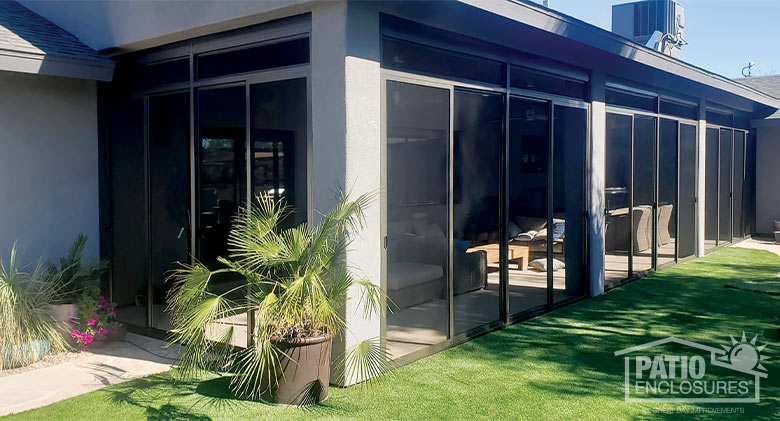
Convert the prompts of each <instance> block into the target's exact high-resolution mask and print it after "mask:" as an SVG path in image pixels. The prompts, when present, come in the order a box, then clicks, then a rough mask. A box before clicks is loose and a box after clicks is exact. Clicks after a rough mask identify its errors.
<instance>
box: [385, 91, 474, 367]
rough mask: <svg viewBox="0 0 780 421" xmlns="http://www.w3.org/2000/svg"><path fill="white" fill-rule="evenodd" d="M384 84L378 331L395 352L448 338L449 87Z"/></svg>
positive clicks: (407, 351)
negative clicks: (383, 310) (382, 300)
mask: <svg viewBox="0 0 780 421" xmlns="http://www.w3.org/2000/svg"><path fill="white" fill-rule="evenodd" d="M386 89H387V93H386V101H387V102H386V107H387V108H386V112H387V121H386V125H387V132H386V136H387V144H386V147H387V152H386V154H387V156H386V159H387V209H386V212H387V238H386V248H387V256H386V262H387V270H386V276H385V284H386V291H387V295H388V298H389V299H390V300H391V301H392V303H391V304H390V312H389V313H388V315H387V322H386V323H387V324H386V339H387V347H388V351H389V352H390V354H391V355H392V356H393V357H396V358H397V357H401V356H403V355H406V354H408V353H411V352H414V351H417V350H420V349H423V348H425V347H427V346H429V345H433V344H438V343H441V342H444V341H445V340H446V339H448V338H449V318H450V313H449V311H450V301H449V291H448V285H449V283H448V277H449V273H450V271H449V267H450V252H449V249H450V246H449V244H450V238H449V234H448V233H449V231H450V217H449V208H450V203H449V198H450V194H449V187H450V184H449V179H450V177H449V165H448V164H449V160H450V158H449V157H450V147H449V144H450V106H451V105H450V93H451V91H450V90H449V89H443V88H437V87H430V86H422V85H414V84H409V83H402V82H394V81H389V82H387V85H386ZM480 102H481V101H480ZM488 142H489V140H488ZM464 247H465V246H464ZM478 269H479V268H477V270H478ZM485 270H486V269H485ZM480 307H482V306H480ZM488 310H489V309H488ZM488 314H489V311H488Z"/></svg>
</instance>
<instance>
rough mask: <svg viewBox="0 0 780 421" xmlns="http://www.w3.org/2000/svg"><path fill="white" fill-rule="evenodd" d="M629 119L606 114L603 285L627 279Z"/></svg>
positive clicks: (629, 231) (628, 249)
mask: <svg viewBox="0 0 780 421" xmlns="http://www.w3.org/2000/svg"><path fill="white" fill-rule="evenodd" d="M632 127H633V117H631V116H630V115H622V114H611V113H607V139H606V173H605V188H604V190H605V191H604V193H605V200H606V220H605V224H604V225H605V230H606V231H605V234H604V240H605V249H604V253H605V256H604V281H605V283H606V285H607V286H610V285H612V284H614V283H615V282H618V281H620V280H622V279H626V278H628V274H629V267H628V255H629V253H630V252H631V244H630V243H631V215H630V211H629V209H630V206H631V161H632V160H631V139H632V130H633V128H632Z"/></svg>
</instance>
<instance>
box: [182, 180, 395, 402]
mask: <svg viewBox="0 0 780 421" xmlns="http://www.w3.org/2000/svg"><path fill="white" fill-rule="evenodd" d="M374 196H375V195H373V194H364V195H361V196H359V197H357V198H356V199H354V200H348V198H347V195H346V194H345V193H344V192H343V191H339V192H338V194H337V201H336V204H335V206H334V208H333V209H332V210H330V211H329V212H327V213H325V214H323V215H321V218H320V221H319V222H317V223H315V224H312V223H302V224H300V225H298V226H296V227H293V228H288V229H281V228H280V223H281V222H282V221H283V220H284V219H285V218H286V217H288V216H289V215H290V213H291V210H290V209H289V208H288V207H287V206H285V205H284V204H283V203H282V202H281V201H277V200H274V199H273V198H272V197H271V196H269V195H262V196H258V197H256V200H255V201H254V204H253V206H251V208H250V209H242V210H240V211H239V212H238V213H237V215H236V218H235V220H234V224H233V228H232V230H231V232H230V235H229V239H228V245H229V257H228V258H219V261H220V262H221V263H222V264H224V267H223V268H220V269H214V270H211V269H209V268H207V267H206V266H205V265H203V264H202V263H199V262H196V263H194V264H183V263H179V265H180V267H179V269H177V270H175V271H174V272H173V273H172V274H171V276H170V280H171V281H172V282H173V283H174V288H172V293H171V295H170V297H169V302H168V311H169V312H170V316H171V322H172V324H173V326H174V329H173V331H172V332H173V333H172V336H171V338H170V339H171V342H172V343H174V342H176V343H180V344H183V346H184V349H183V351H182V354H181V357H180V366H181V368H182V369H183V372H184V373H185V374H187V373H191V372H192V371H193V370H194V371H198V370H214V371H227V370H230V371H232V372H234V373H235V375H234V376H233V377H232V381H231V389H232V390H233V392H234V393H236V394H237V395H239V396H244V397H249V398H256V397H259V396H260V395H261V394H262V393H263V392H264V391H265V390H267V388H268V387H270V385H272V384H274V382H275V381H277V379H278V376H279V373H278V370H279V366H280V361H281V360H282V359H283V358H289V356H288V355H286V354H285V352H284V350H283V348H282V347H280V346H279V343H280V342H281V341H290V340H295V339H300V338H312V337H318V336H322V335H328V336H339V335H344V334H348V333H349V330H348V327H347V326H346V323H345V321H344V319H343V318H342V316H341V315H340V311H341V310H342V308H343V306H344V305H345V302H346V300H347V292H348V290H350V289H352V288H356V289H358V290H359V291H360V293H359V300H360V303H359V304H360V305H359V307H360V309H361V310H362V312H363V315H364V317H371V316H372V315H378V314H379V313H380V312H381V309H382V306H383V305H384V303H385V301H384V300H386V299H387V298H386V297H385V295H384V294H383V293H382V292H381V289H380V288H379V287H377V286H376V285H375V284H373V283H372V282H370V281H369V280H367V279H361V278H358V277H356V276H355V275H354V274H353V273H352V272H351V271H350V268H349V267H348V266H347V264H346V262H345V261H344V252H345V251H346V250H347V247H348V246H349V244H350V243H351V242H352V239H353V236H354V235H355V233H357V232H358V231H360V230H362V229H363V226H364V223H365V215H364V210H365V209H366V207H367V206H368V205H369V204H370V202H371V201H372V200H373V198H374ZM222 273H235V274H239V275H241V276H242V277H243V278H245V279H246V285H245V286H243V285H242V286H240V287H236V288H234V289H231V290H229V291H225V292H222V293H215V292H213V291H212V288H210V286H211V283H212V280H213V279H214V277H215V275H218V274H222ZM239 288H246V298H245V299H244V298H242V299H231V298H229V297H233V296H235V295H236V292H238V289H239ZM250 312H251V313H252V314H254V316H255V317H254V320H255V322H254V326H251V327H249V328H250V329H252V337H253V338H254V342H255V345H254V346H251V347H247V348H244V349H241V348H236V347H233V346H231V338H232V335H233V329H232V327H231V328H228V329H226V330H224V329H223V330H222V331H220V330H219V329H217V328H216V326H217V325H218V323H219V322H220V321H224V320H225V319H227V318H229V317H231V316H234V315H236V314H240V313H250ZM222 326H224V324H222ZM388 361H389V358H387V355H386V354H385V353H384V351H383V350H382V348H381V347H380V343H379V341H377V340H375V339H372V340H363V341H358V342H357V343H356V344H355V345H354V346H352V347H350V348H349V349H347V351H346V352H345V355H343V356H342V363H341V364H339V366H340V367H342V370H345V372H346V373H352V374H351V375H352V376H355V377H353V378H354V379H357V380H366V379H369V378H374V377H377V376H379V375H381V374H383V373H385V372H386V371H387V369H388V367H389V365H388V364H389V363H388Z"/></svg>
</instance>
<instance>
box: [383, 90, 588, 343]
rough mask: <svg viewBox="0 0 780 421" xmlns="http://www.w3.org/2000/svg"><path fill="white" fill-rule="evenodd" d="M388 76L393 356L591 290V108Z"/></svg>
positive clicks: (387, 278)
mask: <svg viewBox="0 0 780 421" xmlns="http://www.w3.org/2000/svg"><path fill="white" fill-rule="evenodd" d="M385 83H386V84H385V90H386V92H385V101H386V102H385V120H384V126H385V136H386V139H385V148H386V149H385V171H384V174H385V175H384V177H385V180H386V181H385V182H384V183H385V185H386V195H387V196H386V208H385V218H386V224H385V226H386V228H385V229H386V231H385V233H386V237H385V241H384V244H385V248H386V252H385V253H386V254H385V260H384V261H385V265H384V266H385V268H384V277H383V287H384V288H385V290H386V291H387V295H388V297H389V299H390V301H391V303H389V304H388V310H389V311H388V312H387V315H386V319H385V321H384V324H383V332H382V334H383V338H384V339H385V342H384V343H385V344H386V346H387V349H388V351H389V352H390V354H391V355H392V356H393V357H395V358H398V357H403V356H405V355H408V354H412V353H414V354H415V355H422V354H420V352H418V351H421V352H422V351H423V350H425V349H426V348H428V347H430V346H433V345H440V344H442V343H447V342H449V341H452V340H458V338H463V337H468V336H469V335H472V334H474V333H475V332H481V331H484V330H485V329H490V328H494V327H497V326H500V325H501V324H502V323H505V322H506V321H510V320H515V319H519V318H522V317H527V315H529V314H534V313H535V312H538V311H540V310H543V309H545V308H549V307H551V306H553V305H554V304H557V303H561V302H564V301H566V300H571V299H576V298H579V297H581V296H582V295H583V294H585V293H587V290H588V288H587V275H586V273H585V267H586V264H585V220H586V219H585V214H584V209H585V197H586V195H585V181H584V180H585V165H586V162H587V161H586V154H587V133H588V131H587V128H588V112H587V108H586V107H585V105H584V104H582V105H580V104H578V103H575V101H571V104H557V103H555V102H553V101H550V100H543V99H535V98H527V97H520V96H513V95H509V97H507V95H506V94H505V93H503V92H491V91H489V90H479V89H465V88H460V87H458V86H457V85H456V84H452V85H448V84H447V83H445V82H444V81H440V80H431V81H427V80H419V79H417V78H409V80H407V79H406V78H403V77H399V76H396V77H393V78H388V80H386V82H385Z"/></svg>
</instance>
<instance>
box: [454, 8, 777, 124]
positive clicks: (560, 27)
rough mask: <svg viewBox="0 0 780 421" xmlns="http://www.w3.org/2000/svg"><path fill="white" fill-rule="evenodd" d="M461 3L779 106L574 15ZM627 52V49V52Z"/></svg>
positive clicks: (699, 68)
mask: <svg viewBox="0 0 780 421" xmlns="http://www.w3.org/2000/svg"><path fill="white" fill-rule="evenodd" d="M458 1H460V2H461V3H464V4H467V5H470V6H472V7H476V8H478V9H482V10H485V11H488V12H490V13H493V14H495V15H498V16H502V17H505V18H507V19H511V20H514V21H516V22H518V23H522V24H525V25H528V26H531V27H534V28H537V29H540V30H543V31H546V32H549V33H552V34H556V35H558V36H561V37H564V38H568V39H571V40H574V41H578V42H581V43H583V44H586V45H589V46H592V47H595V48H598V49H600V50H603V51H606V52H608V53H611V54H615V55H618V56H621V57H624V58H626V59H629V60H632V61H635V62H638V63H641V64H644V65H647V66H650V67H653V68H656V69H659V70H661V71H665V72H667V73H671V74H674V75H676V76H679V77H682V78H685V79H689V80H691V81H694V82H697V83H701V84H703V85H706V86H710V87H712V88H715V89H720V90H723V91H725V92H728V93H731V94H734V95H737V96H741V97H743V98H746V99H749V100H751V101H754V102H757V103H760V104H763V105H766V106H769V107H771V108H775V109H780V100H779V99H777V98H774V97H772V96H769V95H767V94H764V93H763V92H761V91H758V90H756V89H754V88H752V87H749V86H746V85H743V84H741V83H739V82H736V81H734V80H732V79H729V78H727V77H725V76H721V75H718V74H717V73H713V72H710V71H708V70H706V69H703V68H701V67H697V66H694V65H692V64H689V63H685V62H683V61H681V60H678V59H675V58H673V57H670V56H667V55H665V54H662V53H659V52H657V51H655V50H652V49H649V48H647V47H645V46H642V45H640V44H637V43H635V42H633V41H631V40H629V39H627V38H624V37H622V36H620V35H617V34H615V33H613V32H610V31H607V30H605V29H602V28H600V27H598V26H595V25H592V24H590V23H587V22H584V21H582V20H579V19H577V18H574V17H571V16H568V15H565V14H563V13H560V12H557V11H554V10H552V9H548V8H545V7H543V6H541V5H537V4H534V3H530V2H526V1H523V0H504V1H495V0H458ZM566 26H574V27H576V28H578V29H580V30H581V31H585V32H586V33H587V34H588V35H590V36H589V37H586V36H583V35H582V34H577V33H576V32H575V33H572V34H568V33H566V32H571V31H569V28H566ZM627 51H630V53H628V52H627Z"/></svg>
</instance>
